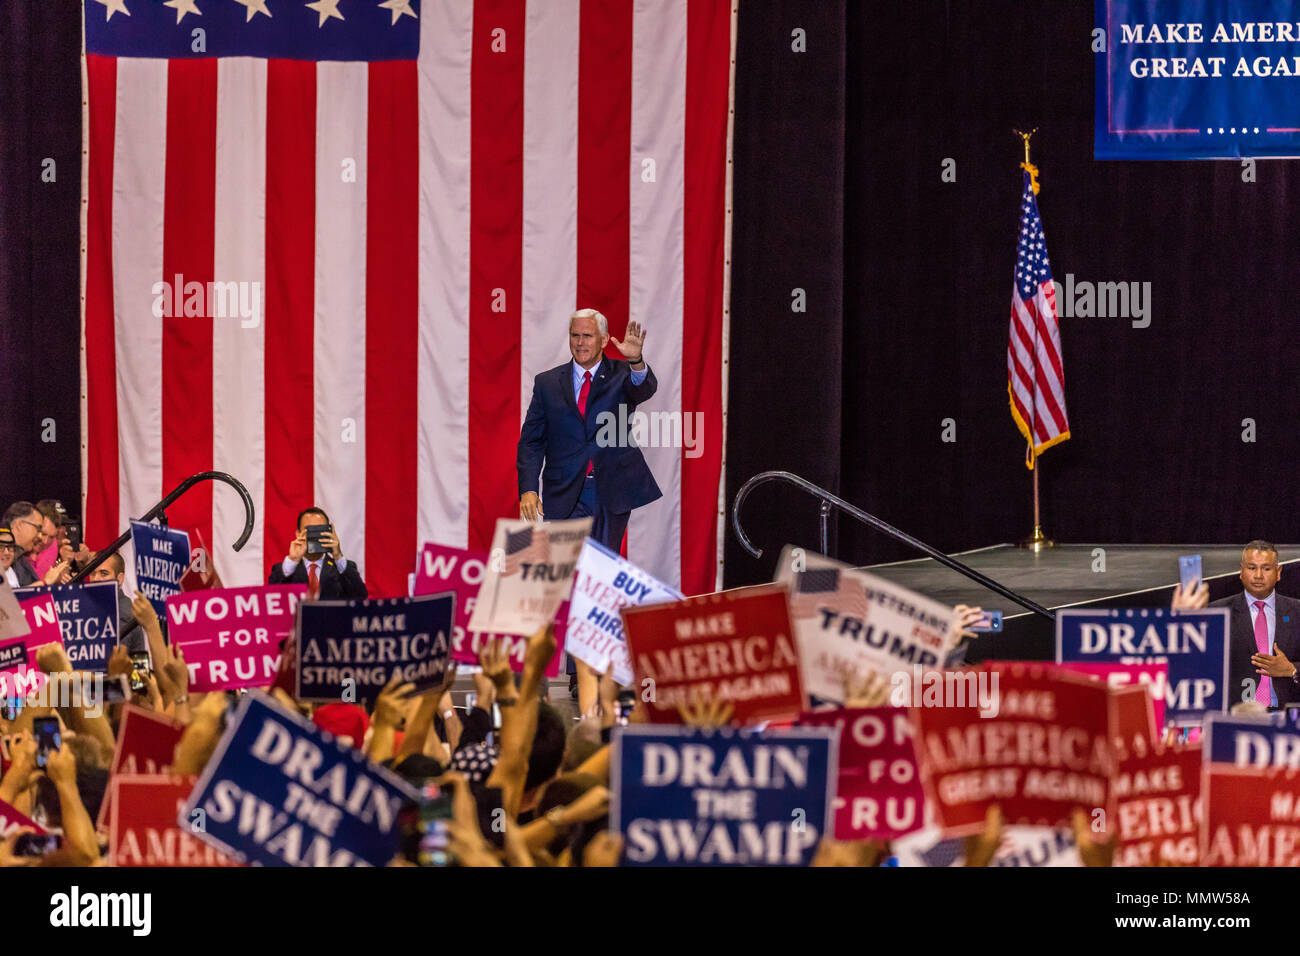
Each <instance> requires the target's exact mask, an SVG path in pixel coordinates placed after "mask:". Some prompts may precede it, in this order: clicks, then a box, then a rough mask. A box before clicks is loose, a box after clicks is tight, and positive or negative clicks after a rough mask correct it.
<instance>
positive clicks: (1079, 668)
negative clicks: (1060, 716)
mask: <svg viewBox="0 0 1300 956" xmlns="http://www.w3.org/2000/svg"><path fill="white" fill-rule="evenodd" d="M1057 666H1058V667H1062V668H1064V669H1065V670H1069V671H1074V672H1076V673H1078V674H1087V675H1089V676H1090V677H1095V678H1096V679H1097V680H1100V681H1103V682H1104V683H1105V684H1106V686H1108V687H1110V688H1111V689H1112V690H1114V689H1115V688H1119V687H1126V686H1128V685H1130V684H1148V685H1150V690H1151V708H1152V712H1153V714H1154V715H1155V722H1156V726H1155V737H1154V740H1160V738H1162V737H1163V736H1164V734H1165V694H1166V693H1167V692H1168V690H1169V662H1168V661H1161V662H1160V663H1158V664H1117V663H1115V664H1094V663H1087V664H1081V663H1079V662H1077V661H1067V662H1066V663H1064V664H1058V665H1057Z"/></svg>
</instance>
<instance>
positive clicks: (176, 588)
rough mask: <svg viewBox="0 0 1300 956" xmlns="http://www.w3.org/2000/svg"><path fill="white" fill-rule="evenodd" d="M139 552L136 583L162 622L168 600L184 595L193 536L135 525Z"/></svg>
mask: <svg viewBox="0 0 1300 956" xmlns="http://www.w3.org/2000/svg"><path fill="white" fill-rule="evenodd" d="M131 543H132V545H133V547H134V549H135V583H136V587H137V588H139V590H140V593H142V594H143V595H144V596H145V597H147V598H148V599H149V603H150V604H152V605H153V609H154V610H155V611H157V612H158V616H159V617H160V618H161V617H163V616H164V615H165V614H166V613H167V598H168V597H169V596H170V595H172V594H180V593H181V578H183V577H184V576H185V572H186V570H187V569H188V568H189V566H190V536H189V535H188V534H186V533H185V532H184V531H177V530H176V529H175V528H167V527H163V526H160V525H156V524H149V523H148V522H146V521H132V522H131Z"/></svg>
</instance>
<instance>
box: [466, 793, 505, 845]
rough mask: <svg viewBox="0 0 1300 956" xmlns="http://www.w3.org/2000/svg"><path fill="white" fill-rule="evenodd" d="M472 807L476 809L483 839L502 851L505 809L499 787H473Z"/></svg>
mask: <svg viewBox="0 0 1300 956" xmlns="http://www.w3.org/2000/svg"><path fill="white" fill-rule="evenodd" d="M473 790H474V805H475V806H476V807H477V808H478V828H479V830H481V831H482V833H483V839H485V840H487V841H488V843H490V844H492V846H494V847H496V848H497V849H498V850H504V849H505V846H506V828H505V819H506V817H505V808H504V806H505V805H504V804H503V803H502V802H501V788H500V787H474V788H473Z"/></svg>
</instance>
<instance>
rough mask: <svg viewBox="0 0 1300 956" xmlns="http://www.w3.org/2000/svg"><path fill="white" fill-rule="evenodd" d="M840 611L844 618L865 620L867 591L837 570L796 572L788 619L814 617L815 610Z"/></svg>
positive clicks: (817, 569) (818, 569)
mask: <svg viewBox="0 0 1300 956" xmlns="http://www.w3.org/2000/svg"><path fill="white" fill-rule="evenodd" d="M823 607H824V608H828V609H830V610H833V611H839V612H840V614H843V615H844V616H845V617H855V618H857V619H858V620H860V621H865V620H866V619H867V591H866V588H864V587H863V586H862V582H861V581H858V580H856V579H855V578H853V577H851V576H849V575H845V574H842V573H841V571H840V569H839V568H812V569H810V570H807V571H797V572H795V577H794V588H793V589H792V592H791V594H790V617H791V618H793V619H795V620H800V619H804V618H810V617H814V616H816V614H817V609H818V608H823Z"/></svg>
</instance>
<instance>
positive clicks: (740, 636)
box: [621, 585, 803, 725]
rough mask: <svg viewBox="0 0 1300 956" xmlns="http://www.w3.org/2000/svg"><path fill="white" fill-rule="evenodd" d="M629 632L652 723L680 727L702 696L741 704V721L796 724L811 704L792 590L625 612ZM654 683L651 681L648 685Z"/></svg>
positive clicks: (775, 588) (725, 594)
mask: <svg viewBox="0 0 1300 956" xmlns="http://www.w3.org/2000/svg"><path fill="white" fill-rule="evenodd" d="M621 613H622V615H623V628H624V631H625V633H626V634H627V641H628V646H629V648H630V649H631V654H632V667H633V669H634V670H635V671H636V677H637V681H638V684H639V690H640V693H641V695H642V699H643V700H644V699H645V697H646V695H647V691H648V692H649V696H650V699H649V700H648V701H646V704H647V706H646V711H647V713H648V714H649V716H650V722H651V723H656V724H679V723H681V716H680V715H679V714H678V711H677V708H678V706H679V705H681V706H691V705H692V704H694V703H696V701H697V700H698V699H702V700H724V701H730V702H731V703H733V704H734V705H735V713H734V716H733V719H734V720H735V722H736V723H738V724H742V725H744V724H756V723H760V722H761V721H765V720H770V721H791V720H794V719H795V718H796V717H797V716H798V715H799V711H800V710H801V709H802V707H803V684H802V682H801V681H800V677H799V655H798V650H797V649H796V647H795V644H794V638H793V636H792V635H793V631H792V630H791V627H790V612H789V608H788V606H787V604H786V589H785V586H784V585H763V586H760V587H752V588H739V589H737V590H734V591H720V592H718V593H716V594H704V595H701V596H699V597H693V598H687V599H686V600H685V601H674V602H672V603H670V604H652V605H649V606H645V607H625V608H623V609H622V611H621ZM646 681H650V682H651V683H649V684H647V683H646Z"/></svg>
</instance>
